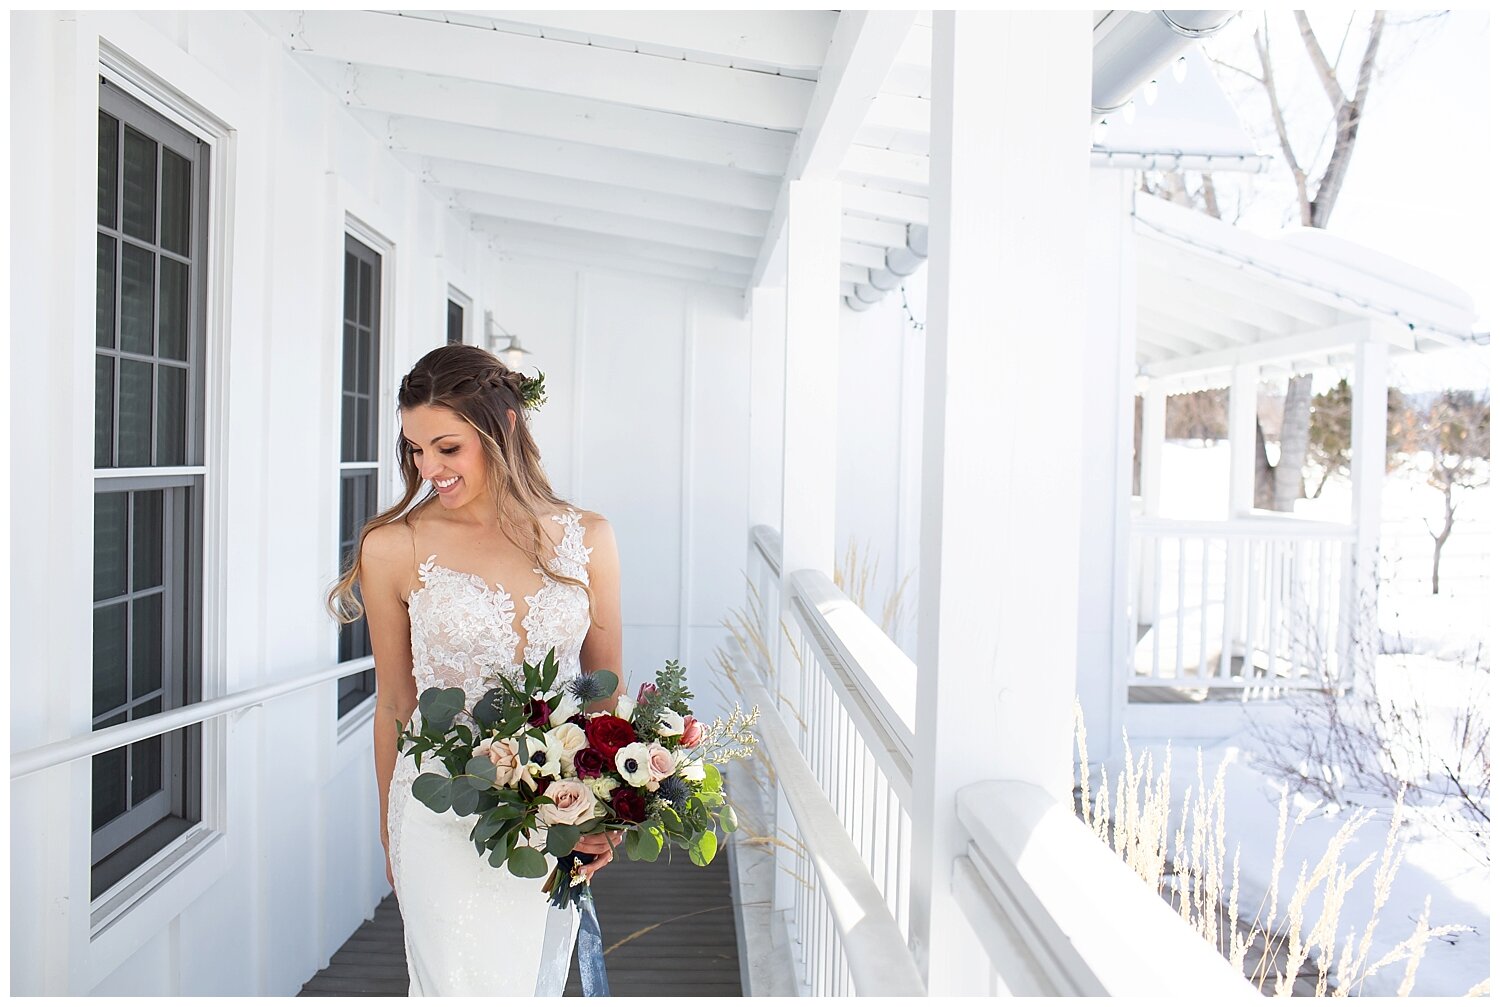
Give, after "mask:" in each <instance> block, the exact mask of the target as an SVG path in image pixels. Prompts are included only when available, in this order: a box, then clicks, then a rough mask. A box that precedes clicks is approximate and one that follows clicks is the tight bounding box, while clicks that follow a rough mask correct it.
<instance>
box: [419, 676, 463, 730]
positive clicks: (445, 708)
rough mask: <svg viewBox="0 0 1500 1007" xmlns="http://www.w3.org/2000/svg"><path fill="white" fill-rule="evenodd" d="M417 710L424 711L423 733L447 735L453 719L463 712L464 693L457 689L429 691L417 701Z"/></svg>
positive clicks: (433, 689)
mask: <svg viewBox="0 0 1500 1007" xmlns="http://www.w3.org/2000/svg"><path fill="white" fill-rule="evenodd" d="M417 708H418V709H420V710H421V711H422V731H423V733H426V734H431V733H434V732H436V733H438V734H446V733H447V731H448V728H450V727H452V726H453V718H454V717H456V716H458V715H459V714H460V713H462V712H463V708H464V691H463V690H462V689H460V688H457V687H455V688H452V689H438V688H432V689H428V690H427V691H425V692H423V693H422V696H421V698H420V699H418V700H417Z"/></svg>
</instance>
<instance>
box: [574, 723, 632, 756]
mask: <svg viewBox="0 0 1500 1007" xmlns="http://www.w3.org/2000/svg"><path fill="white" fill-rule="evenodd" d="M583 734H584V737H586V738H588V739H589V747H590V748H592V749H593V750H594V751H596V752H598V753H599V754H600V755H602V756H604V757H605V758H606V759H608V760H609V764H610V765H614V761H615V753H616V752H618V751H619V750H620V749H622V748H624V747H625V746H626V745H628V744H630V743H631V742H633V741H635V740H636V737H635V728H633V727H631V726H630V721H628V720H621V719H620V718H619V717H616V716H613V715H611V714H608V713H606V714H605V715H604V716H602V717H595V718H594V719H593V720H590V721H589V726H588V727H585V728H584V729H583ZM573 758H574V759H575V760H576V759H577V758H578V756H577V755H574V757H573Z"/></svg>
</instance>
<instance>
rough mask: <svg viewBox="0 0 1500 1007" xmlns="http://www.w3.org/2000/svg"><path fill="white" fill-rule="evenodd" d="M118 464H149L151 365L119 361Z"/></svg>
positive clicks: (136, 361)
mask: <svg viewBox="0 0 1500 1007" xmlns="http://www.w3.org/2000/svg"><path fill="white" fill-rule="evenodd" d="M119 459H120V465H122V466H126V467H129V466H136V465H150V464H151V365H150V364H148V363H144V362H142V361H139V360H121V361H120V453H119Z"/></svg>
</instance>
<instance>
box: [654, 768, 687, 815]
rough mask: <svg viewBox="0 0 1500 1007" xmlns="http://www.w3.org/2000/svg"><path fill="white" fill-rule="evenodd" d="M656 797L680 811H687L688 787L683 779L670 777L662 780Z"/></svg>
mask: <svg viewBox="0 0 1500 1007" xmlns="http://www.w3.org/2000/svg"><path fill="white" fill-rule="evenodd" d="M656 796H657V797H659V798H660V799H661V800H663V801H666V802H667V803H668V804H670V805H672V807H674V808H676V809H677V810H678V811H683V810H686V808H687V800H688V785H687V784H686V783H684V782H683V781H682V778H681V777H678V776H669V777H667V778H666V779H665V780H662V781H661V783H660V785H659V786H658V787H657V790H656Z"/></svg>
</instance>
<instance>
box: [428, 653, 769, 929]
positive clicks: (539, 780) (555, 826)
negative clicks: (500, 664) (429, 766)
mask: <svg viewBox="0 0 1500 1007" xmlns="http://www.w3.org/2000/svg"><path fill="white" fill-rule="evenodd" d="M557 671H558V666H557V660H556V657H555V655H554V653H553V652H551V651H549V652H548V653H547V656H546V658H545V659H543V661H542V663H541V664H540V665H539V666H538V665H531V664H523V665H522V679H523V681H522V682H521V683H519V684H517V683H515V682H513V681H511V680H510V679H508V678H506V677H503V676H498V677H497V682H498V684H497V685H496V687H495V688H493V689H491V690H490V691H489V692H487V693H485V694H484V696H482V697H481V698H480V700H479V701H478V702H477V703H475V705H474V708H473V709H472V710H467V709H465V696H464V691H463V690H462V689H459V688H448V689H443V688H431V689H428V690H426V691H425V692H423V693H422V695H421V696H420V697H419V698H418V701H417V708H418V710H419V711H420V712H421V723H420V726H419V727H418V726H417V725H415V723H414V724H413V725H412V726H410V727H406V728H403V729H402V731H401V735H400V739H399V744H400V746H401V750H402V751H403V752H406V751H409V752H411V753H412V754H413V757H414V758H415V760H416V763H417V767H418V769H421V767H422V762H423V759H424V757H425V758H427V759H435V760H436V761H438V762H440V763H441V764H442V766H443V768H444V770H446V771H445V772H425V773H421V774H420V775H419V776H418V777H417V778H416V780H414V781H413V783H412V794H413V795H414V796H415V797H416V798H417V800H419V801H421V802H422V803H423V804H425V805H426V806H427V807H429V808H431V809H432V810H433V811H436V812H439V813H442V812H445V811H450V810H451V811H453V812H454V813H455V814H457V815H459V816H468V815H477V816H478V817H477V818H476V820H475V823H474V829H473V831H472V832H471V833H470V838H471V839H472V840H473V842H474V847H475V849H476V850H477V851H478V852H479V854H480V855H481V856H484V855H488V857H489V862H490V863H491V864H492V865H494V866H495V867H500V866H502V865H503V866H504V867H506V868H507V869H508V870H509V871H510V872H511V873H512V874H514V875H517V876H518V877H523V878H540V877H543V876H548V868H547V861H546V857H545V856H544V855H543V854H542V852H541V850H542V849H545V850H546V852H547V853H550V854H552V855H553V856H554V857H556V858H557V860H558V866H557V868H555V869H553V870H552V871H551V874H550V876H548V877H547V882H546V883H545V888H546V891H547V892H548V894H549V896H550V899H551V901H552V902H553V904H554V905H557V906H560V907H561V906H566V905H568V904H570V903H572V902H575V901H577V900H578V899H579V898H580V897H581V896H580V894H579V893H577V892H576V889H577V888H578V886H579V885H581V884H582V883H583V881H584V879H583V877H582V875H580V874H578V873H577V868H578V866H579V865H580V864H581V863H582V861H581V859H580V858H581V857H582V856H586V855H585V854H577V853H574V847H575V846H576V845H577V843H578V840H579V839H580V838H582V837H583V836H588V835H596V834H599V833H605V832H623V833H624V846H625V852H626V854H627V855H628V856H629V857H630V858H631V859H632V860H652V861H654V860H655V859H656V858H657V857H658V856H659V855H660V853H661V851H662V849H663V848H664V847H665V846H666V845H668V844H671V845H674V846H678V847H681V848H683V849H685V850H687V853H688V857H689V858H690V859H691V860H692V862H693V863H695V864H697V865H699V866H700V867H701V866H706V865H708V864H709V863H710V862H711V861H712V860H713V858H714V855H715V854H716V853H717V852H718V848H719V840H718V835H717V832H716V829H717V830H722V831H723V832H724V833H730V832H733V831H734V830H735V829H736V828H737V822H736V820H735V814H734V809H733V808H732V807H730V806H729V805H728V804H727V803H726V802H725V799H724V793H723V778H722V777H721V776H720V773H719V769H718V766H720V765H722V764H723V763H725V762H727V761H728V760H730V759H737V758H743V757H745V756H747V755H749V754H751V752H752V750H753V748H754V744H755V739H754V736H753V734H752V733H751V728H753V726H754V724H755V720H756V717H757V715H758V713H759V711H758V710H752V711H751V712H750V713H749V714H745V713H743V712H741V711H740V710H739V708H738V707H736V709H735V711H734V713H733V714H732V715H731V716H730V717H729V719H728V720H727V721H726V720H723V719H716V720H715V721H714V722H713V723H712V724H710V725H704V724H702V723H699V722H698V721H697V720H696V719H694V717H693V715H692V711H691V710H690V709H689V708H688V705H687V702H688V700H690V699H692V698H693V694H692V693H691V692H689V691H688V689H687V686H686V681H685V679H686V674H687V672H686V669H684V668H682V667H681V666H680V665H679V664H678V663H677V662H675V661H668V662H667V665H666V667H665V668H663V669H662V670H661V671H658V672H657V673H656V680H655V682H652V683H647V684H644V685H642V686H641V688H640V691H639V692H638V693H637V695H636V697H635V699H633V700H632V699H630V698H629V697H627V696H621V697H620V699H619V701H618V703H617V705H616V707H615V709H614V711H613V712H611V713H598V712H596V713H585V712H583V710H584V707H586V706H588V705H589V704H590V703H595V702H598V701H599V700H601V699H606V698H608V697H609V696H611V695H613V693H614V691H615V686H616V685H617V684H618V678H617V677H616V676H615V674H614V673H613V672H610V671H596V672H592V673H585V674H582V675H578V676H576V677H574V678H572V679H570V680H569V681H568V682H567V683H565V684H563V685H559V684H557Z"/></svg>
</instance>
